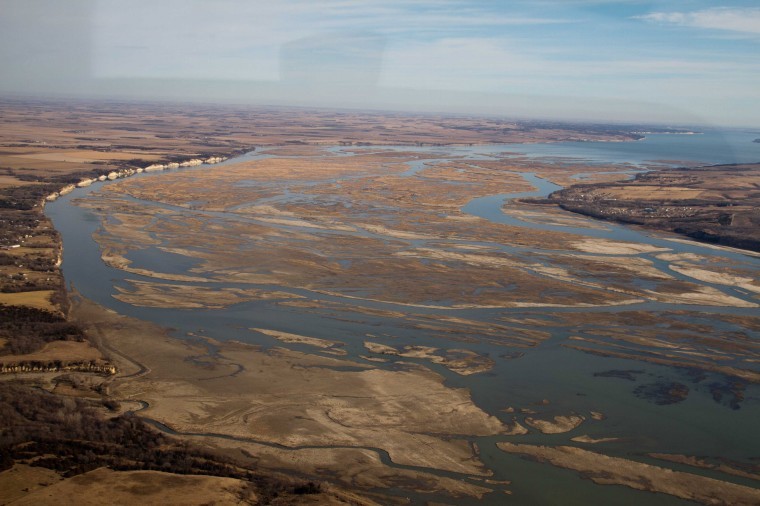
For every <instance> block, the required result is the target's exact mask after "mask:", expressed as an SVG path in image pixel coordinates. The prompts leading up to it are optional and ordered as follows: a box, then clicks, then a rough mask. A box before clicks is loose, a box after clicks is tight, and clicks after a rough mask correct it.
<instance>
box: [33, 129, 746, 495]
mask: <svg viewBox="0 0 760 506" xmlns="http://www.w3.org/2000/svg"><path fill="white" fill-rule="evenodd" d="M758 136H760V135H759V134H758V133H757V132H754V133H753V132H740V131H709V132H705V133H703V134H695V135H665V134H655V135H648V136H647V137H646V139H644V140H640V141H636V142H626V143H607V142H584V143H557V144H509V145H489V146H472V147H435V148H409V147H398V148H394V147H387V148H386V147H384V148H383V149H404V150H414V151H422V152H425V151H426V150H427V151H430V152H435V153H436V154H438V155H440V153H441V152H445V153H450V154H451V156H452V157H454V156H457V157H461V156H465V157H468V158H471V159H473V160H477V159H479V158H481V157H487V156H489V155H491V154H496V153H500V154H503V153H505V152H510V153H515V156H521V157H529V158H542V159H546V158H552V159H556V160H567V161H570V162H572V163H578V164H581V163H585V164H589V165H593V164H607V165H609V164H618V165H619V166H620V171H621V172H627V173H630V174H634V173H635V172H637V171H641V170H646V169H647V168H648V167H654V166H660V167H661V166H668V165H670V166H677V165H685V164H692V165H697V164H730V163H745V162H760V144H758V143H752V142H751V141H752V139H753V138H756V137H758ZM334 151H336V152H338V151H340V148H334ZM263 156H269V155H266V154H265V150H264V151H262V152H259V151H256V152H252V153H249V154H247V155H243V156H242V157H238V158H237V159H233V160H229V161H227V162H223V163H221V164H218V165H215V166H202V167H198V168H192V169H180V170H188V171H192V170H201V171H203V170H222V168H223V167H224V166H225V165H226V164H230V163H235V162H238V161H240V160H245V159H256V158H257V157H263ZM346 156H350V154H346ZM420 167H421V165H420V163H419V162H417V165H415V164H414V163H410V169H409V171H408V172H407V175H408V176H409V177H413V176H414V174H415V172H416V170H418V169H419V168H420ZM522 176H523V177H524V178H525V179H526V181H528V182H529V183H530V184H532V185H533V186H534V187H535V188H536V190H535V191H532V192H527V193H518V194H509V193H505V194H499V195H493V196H488V197H482V198H477V199H474V200H472V201H470V202H469V203H468V204H467V205H466V206H464V207H463V208H462V211H463V212H464V213H467V214H470V215H474V216H478V217H481V218H485V219H487V220H490V221H493V222H496V223H506V224H509V225H516V226H521V227H531V228H537V229H545V230H561V231H565V232H570V233H574V234H578V235H579V236H585V237H596V238H606V239H614V240H617V241H629V242H635V243H639V244H648V245H653V246H658V247H667V248H668V249H670V250H671V251H672V252H673V253H696V254H699V255H702V256H706V257H711V258H720V259H722V261H723V262H725V263H726V264H728V265H730V264H734V263H741V264H742V265H744V266H751V268H752V269H753V270H754V274H755V276H754V277H755V278H756V277H757V274H758V273H760V258H758V257H757V256H754V255H751V254H745V253H742V252H738V251H736V250H729V249H717V248H712V247H710V246H707V245H701V244H699V243H695V242H688V241H684V242H677V241H674V240H672V239H673V238H676V237H675V236H670V235H665V234H658V233H654V232H648V231H643V230H642V229H637V228H633V227H625V226H618V225H614V224H610V223H603V224H602V225H603V226H600V225H599V222H595V221H594V220H591V219H588V220H587V221H588V223H589V224H590V225H591V226H589V227H588V228H585V227H583V226H574V227H564V226H561V225H558V224H539V223H533V222H526V221H521V220H519V219H517V218H515V217H512V216H508V215H506V214H504V213H503V212H502V205H503V203H504V201H505V200H506V199H509V198H514V197H521V196H541V195H548V194H549V193H551V192H552V191H555V190H557V189H558V188H559V187H558V186H557V185H554V184H552V183H550V182H548V181H546V180H544V179H541V178H539V177H536V176H535V175H534V174H532V173H530V172H527V171H526V172H525V173H523V174H522ZM135 177H145V178H160V177H161V173H151V174H141V175H138V176H135ZM584 177H585V176H584V174H583V173H582V172H579V174H577V176H576V179H578V180H582V179H583V178H584ZM107 184H113V183H110V182H105V183H96V184H94V185H92V186H90V187H88V188H80V189H77V190H75V191H74V192H72V193H71V194H69V195H66V196H63V197H61V198H59V199H58V200H56V201H55V202H52V203H49V204H48V205H47V206H46V213H47V215H48V216H49V217H50V218H51V219H52V221H53V223H54V225H55V227H56V229H57V230H58V231H59V232H60V233H61V235H62V238H63V246H64V255H63V266H62V268H63V273H64V276H65V278H66V282H67V284H68V286H70V287H73V288H75V289H76V290H77V291H78V292H79V293H80V294H81V295H82V296H84V297H87V298H89V299H91V300H93V301H95V302H97V303H98V304H101V305H102V306H104V307H107V308H110V309H113V310H114V311H116V312H118V313H121V314H125V315H128V316H132V317H136V318H139V319H142V320H146V321H151V322H155V323H157V324H159V325H162V326H164V327H167V328H171V329H174V330H173V335H175V336H176V337H179V338H184V337H186V336H188V335H189V334H190V333H193V334H195V335H207V336H213V337H214V338H215V339H219V340H225V339H236V340H241V341H247V342H251V343H256V344H260V345H262V346H264V347H269V346H287V347H289V348H292V349H297V350H304V351H307V348H306V347H303V346H302V345H298V344H285V343H281V342H278V341H275V340H274V339H271V338H268V337H266V336H261V335H256V334H252V333H249V334H247V333H241V331H240V330H239V329H247V328H268V329H277V330H281V331H285V332H291V333H301V334H303V335H309V336H313V337H319V338H324V339H330V340H339V341H342V342H344V343H345V348H344V349H345V350H346V351H347V352H348V355H347V358H349V359H352V360H357V361H362V358H360V356H361V355H365V354H366V349H365V348H364V346H363V341H364V338H363V336H365V335H366V334H368V333H376V332H377V328H378V326H383V325H388V326H390V327H393V333H394V335H395V336H396V340H395V341H394V342H393V343H392V344H393V345H395V346H398V345H399V344H403V341H404V339H407V340H408V342H409V343H413V344H415V345H428V346H433V347H437V348H444V349H445V348H447V347H450V348H463V347H465V348H467V349H470V350H472V351H475V352H478V353H483V354H488V355H489V356H492V357H498V356H499V355H503V354H504V353H505V351H509V350H508V349H505V348H504V347H497V346H494V345H492V344H489V343H488V342H472V343H462V342H461V341H454V340H452V341H450V342H446V340H445V339H444V338H441V337H440V336H435V337H433V336H426V335H424V333H423V334H420V333H419V332H418V331H415V330H413V329H409V328H404V327H403V326H402V325H398V324H397V323H394V322H388V321H384V319H383V318H382V317H379V316H372V315H365V316H363V319H362V320H363V321H361V322H357V321H356V320H352V321H348V320H350V319H345V320H341V319H338V318H331V317H328V315H322V314H319V313H318V312H313V311H312V312H305V311H302V312H299V311H297V310H295V309H294V308H286V307H282V306H279V305H276V304H272V303H271V302H269V301H255V302H246V303H241V304H236V305H233V306H230V307H227V308H225V309H216V310H212V309H205V310H203V309H201V310H198V309H193V310H182V309H168V308H150V307H138V306H134V305H132V304H127V303H124V302H121V301H119V300H117V299H115V298H114V295H115V294H116V293H118V292H117V290H116V288H115V287H117V286H128V285H127V282H126V281H125V279H126V278H130V279H138V280H141V279H143V280H146V281H151V282H156V279H153V278H143V277H141V276H139V275H136V274H133V273H126V272H123V271H121V270H118V269H115V268H112V267H109V266H107V265H106V264H104V263H103V261H102V260H101V256H100V255H101V252H100V248H99V245H98V244H97V243H96V242H95V240H94V239H93V234H94V233H95V232H96V231H97V230H98V229H99V227H100V226H101V222H100V218H99V217H97V216H95V215H94V214H93V213H91V212H90V211H89V210H88V209H85V208H83V207H80V206H77V205H75V204H74V201H76V200H77V199H91V198H92V199H97V195H98V193H97V192H98V190H99V189H100V188H101V187H102V186H103V185H107ZM584 220H585V218H584ZM504 247H505V248H507V249H509V250H510V252H511V253H514V254H519V255H525V256H529V255H530V251H517V250H516V249H515V248H510V246H509V245H504ZM640 256H642V257H643V258H646V259H648V260H650V261H652V262H653V264H654V265H655V267H657V268H658V269H661V270H663V271H666V272H667V273H668V274H669V275H672V276H674V277H675V278H676V279H683V278H684V276H683V275H682V274H679V273H677V272H675V271H673V270H671V269H669V267H668V265H667V264H666V262H663V261H662V260H659V259H657V258H655V254H653V253H642V254H641V255H640ZM129 258H130V260H131V261H132V262H133V264H132V265H133V266H134V267H141V268H145V269H152V270H156V271H160V272H167V273H184V272H187V270H188V269H190V268H191V267H192V266H193V262H192V261H189V259H186V258H184V257H181V256H179V255H175V254H171V253H166V252H163V251H161V250H160V249H158V248H150V249H148V250H143V251H141V252H138V253H134V254H132V255H131V256H130V257H129ZM690 281H694V280H692V279H690ZM702 284H703V285H706V286H710V287H713V288H717V289H719V290H720V291H722V292H723V293H725V294H727V295H730V296H732V297H736V298H739V299H742V300H744V301H748V302H757V299H754V298H753V295H752V294H751V293H748V292H746V291H744V290H741V289H737V288H735V287H729V286H725V285H716V284H711V283H705V282H702ZM221 286H224V287H236V286H239V287H246V286H250V285H242V284H241V285H236V284H234V283H227V284H223V285H221ZM263 288H270V289H276V290H287V291H289V292H290V293H294V294H299V295H304V296H307V297H309V298H311V299H314V300H322V301H336V302H345V300H344V299H343V298H342V297H341V296H340V295H325V294H318V293H315V292H313V291H309V290H303V289H299V288H293V287H285V288H283V287H280V286H268V287H263ZM351 303H352V304H360V305H364V306H366V307H372V308H380V309H390V310H401V308H400V306H399V305H397V304H393V303H386V302H373V301H357V300H351ZM631 310H645V311H653V312H657V311H667V312H676V311H688V312H689V314H691V315H698V316H696V318H704V319H705V321H709V322H710V325H711V326H712V327H713V328H718V329H720V328H723V329H724V330H725V331H726V332H729V331H737V330H741V331H744V332H746V333H747V334H748V335H750V336H751V338H752V339H754V340H757V339H758V338H760V335H758V333H757V332H753V331H751V330H749V329H741V328H738V327H737V326H736V324H731V323H723V322H719V321H715V320H714V319H712V315H721V314H728V315H740V316H741V315H744V316H754V315H756V314H757V311H758V309H757V308H751V307H747V308H737V307H721V306H710V307H702V306H695V305H685V304H663V303H656V302H646V303H641V304H635V305H633V306H631V305H628V306H625V307H614V306H608V307H598V308H530V309H523V308H511V309H504V308H500V309H498V310H496V309H453V308H452V309H439V308H415V312H417V313H427V314H446V315H455V316H461V317H463V318H467V317H477V318H478V319H480V320H489V319H495V318H496V317H504V316H505V315H512V316H515V317H516V318H520V317H526V318H527V317H530V318H533V319H537V320H545V321H546V326H543V327H542V328H541V330H545V331H548V332H550V333H551V338H550V339H548V340H547V341H545V342H543V343H541V344H540V346H538V347H537V348H535V349H532V350H530V352H526V353H525V354H524V355H522V356H520V357H519V359H513V360H496V361H495V365H494V367H493V369H492V370H490V371H488V372H487V373H482V374H474V375H471V376H461V375H458V374H454V373H453V372H452V371H450V370H448V369H446V368H445V367H443V366H440V365H436V364H431V363H430V362H427V361H426V362H422V361H421V362H420V363H424V365H425V366H426V367H430V368H431V369H433V370H435V371H436V372H437V373H439V374H441V375H443V376H444V377H445V378H446V384H447V385H449V386H452V387H464V388H467V389H469V391H470V392H471V395H472V398H473V400H474V402H475V403H476V404H477V405H478V406H479V407H480V408H482V409H483V410H485V411H486V412H488V413H489V414H491V415H494V416H498V417H500V418H502V419H503V420H505V421H508V420H510V419H511V417H510V415H508V414H507V413H505V412H504V411H503V410H504V408H506V407H507V406H529V405H531V404H535V403H536V401H537V400H541V399H551V402H552V406H553V407H554V408H556V409H557V410H559V411H562V410H564V411H565V412H586V413H588V412H589V411H594V410H601V411H603V412H604V414H605V415H606V417H607V420H606V422H605V423H604V424H600V425H598V426H597V425H594V426H590V427H589V428H588V429H585V431H584V432H583V433H586V434H589V435H590V436H591V437H608V436H611V435H612V436H614V437H617V438H618V440H617V441H616V442H612V443H607V444H606V445H605V453H606V454H609V455H617V456H621V457H629V456H631V455H636V459H637V460H639V461H641V462H648V463H652V464H657V465H662V462H661V461H656V460H654V459H650V458H649V457H647V456H646V454H647V453H650V452H660V453H671V454H683V455H697V456H700V455H703V456H720V457H725V458H728V459H732V460H736V461H745V462H746V461H749V460H751V459H753V458H757V457H758V456H760V437H758V430H757V426H758V420H760V387H758V386H757V385H747V386H746V389H745V393H744V400H743V402H742V403H741V406H740V409H731V408H730V407H729V406H727V405H726V403H720V402H716V401H715V400H714V399H713V396H712V395H711V393H710V390H709V389H708V388H701V387H700V386H693V388H692V391H691V393H690V395H689V396H688V398H687V399H686V400H684V401H683V402H678V403H674V404H670V405H660V404H657V403H653V402H651V400H650V399H646V398H644V397H642V396H637V395H633V393H632V392H633V391H634V389H635V388H636V387H638V386H640V384H643V383H646V382H650V383H651V382H654V381H678V382H681V383H687V384H689V385H692V382H691V379H690V376H689V371H685V370H682V369H678V368H672V367H668V366H663V365H656V364H652V363H647V362H641V361H632V360H627V359H620V358H610V357H603V356H598V355H594V354H588V353H582V352H579V351H576V350H573V349H570V348H567V347H565V346H562V343H563V342H566V340H567V339H568V337H569V335H570V331H569V330H568V329H567V328H565V327H563V326H561V325H552V320H551V318H550V316H551V315H552V314H557V313H561V312H575V311H585V312H588V311H592V312H600V313H603V312H615V311H631ZM694 317H695V316H692V318H694ZM375 340H376V341H378V342H383V339H382V336H378V337H377V338H376V339H375ZM308 351H313V350H308ZM403 360H406V361H414V359H409V358H404V359H403ZM373 365H375V366H377V367H383V368H389V369H392V368H393V367H394V361H393V360H392V359H391V361H390V362H388V363H387V364H373ZM610 370H622V371H632V370H634V371H637V372H636V378H638V379H637V380H636V381H626V380H620V379H610V378H609V377H607V378H604V377H599V376H595V375H594V373H599V372H602V371H610ZM718 380H719V379H718V378H717V375H716V381H718ZM724 380H725V378H724ZM708 381H709V380H708ZM595 430H596V431H599V432H598V433H595ZM573 435H577V433H575V432H574V433H570V434H555V435H545V434H540V433H538V432H537V431H531V433H529V434H526V435H523V436H508V437H504V436H493V437H480V438H477V437H476V438H473V440H474V441H475V442H477V443H478V447H479V448H480V451H481V454H480V457H481V459H482V460H483V461H484V463H485V464H486V465H487V466H488V467H489V468H490V469H492V470H493V471H494V473H495V475H494V479H495V480H510V481H512V484H511V485H510V486H509V490H510V491H511V492H512V494H513V495H511V496H509V503H510V504H525V505H528V504H536V505H539V504H631V505H633V504H644V503H645V504H655V505H656V504H662V505H669V504H692V503H688V502H686V501H681V500H679V499H676V498H673V497H671V496H667V495H662V494H650V493H644V492H638V491H634V490H632V489H629V488H626V487H622V486H599V485H595V484H593V483H592V482H591V481H589V480H585V479H583V478H581V477H579V475H578V474H577V473H576V472H574V471H569V470H564V469H559V468H554V467H552V466H549V465H546V464H540V463H537V462H532V461H527V460H524V459H522V458H520V457H518V456H516V455H512V454H507V453H504V452H502V451H500V450H498V449H497V448H496V446H495V443H496V442H498V441H510V442H516V443H528V444H542V445H562V444H570V445H574V443H572V442H571V441H570V437H572V436H573ZM383 459H384V460H385V461H386V462H388V458H387V456H383ZM389 464H391V465H395V464H393V463H390V462H389ZM668 467H671V468H673V469H682V470H688V471H689V472H693V473H702V474H706V475H709V476H713V475H710V474H709V472H707V471H700V470H696V471H695V469H694V468H687V467H685V466H682V467H679V465H677V464H673V465H669V466H668ZM441 474H446V475H450V476H453V477H456V478H460V479H468V478H467V477H466V476H458V475H456V474H453V473H441ZM733 481H735V482H737V483H742V484H746V485H750V486H753V483H752V482H751V481H749V480H745V479H742V478H738V477H737V478H734V479H733ZM404 495H407V496H408V495H409V494H408V493H406V492H404ZM505 497H507V496H505V495H503V494H492V495H489V496H486V497H485V499H484V500H483V501H480V502H477V501H468V500H458V503H460V504H469V503H470V502H472V503H473V504H476V503H477V504H504V502H505ZM420 499H426V500H430V499H432V498H431V497H428V496H425V497H422V498H420ZM440 499H441V500H442V501H445V498H443V497H442V498H440ZM449 500H450V499H449Z"/></svg>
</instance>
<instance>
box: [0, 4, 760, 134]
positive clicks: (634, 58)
mask: <svg viewBox="0 0 760 506" xmlns="http://www.w3.org/2000/svg"><path fill="white" fill-rule="evenodd" d="M0 7H2V10H0V48H2V47H5V48H6V49H4V50H3V49H0V64H3V67H2V68H6V69H17V70H14V71H12V72H10V73H9V77H10V78H9V79H3V80H2V83H0V92H6V93H13V92H17V93H18V92H28V93H49V92H60V93H80V94H91V95H98V96H101V95H104V96H109V95H118V96H134V97H149V98H175V99H194V100H204V101H229V102H251V103H269V104H287V105H326V106H338V107H351V108H356V107H359V108H374V109H384V108H388V109H402V110H404V109H408V110H423V111H440V112H458V113H479V114H483V113H487V114H500V115H507V116H516V117H540V118H557V119H588V120H604V121H621V122H624V121H650V122H657V123H671V124H679V123H680V124H684V123H686V124H714V125H744V126H753V127H759V126H760V120H758V118H760V58H759V57H758V54H760V51H759V50H760V5H758V4H757V2H756V1H754V2H750V1H728V2H705V1H699V0H695V1H692V0H684V1H674V2H660V1H638V0H630V1H626V0H619V1H602V0H598V1H597V0H586V1H584V0H577V1H574V0H565V1H548V0H546V1H545V0H534V1H447V0H421V1H401V0H382V1H380V0H363V1H349V0H327V1H313V0H312V1H309V0H289V1H277V2H275V1H271V0H270V1H266V2H265V1H258V0H215V1H210V0H129V1H126V0H70V1H68V2H57V1H53V0H0ZM35 25H37V26H38V28H36V29H35V28H30V27H33V26H35ZM39 25H42V27H43V28H39ZM73 33H76V34H78V35H75V36H72V35H71V34H73ZM66 34H69V35H66ZM32 37H34V40H32ZM41 76H46V77H45V79H44V82H42V81H43V80H41Z"/></svg>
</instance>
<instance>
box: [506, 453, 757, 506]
mask: <svg viewBox="0 0 760 506" xmlns="http://www.w3.org/2000/svg"><path fill="white" fill-rule="evenodd" d="M497 446H498V447H499V449H501V450H503V451H505V452H508V453H517V454H521V455H527V456H530V457H533V458H535V459H537V460H540V461H542V462H548V463H550V464H552V465H554V466H557V467H563V468H566V469H573V470H575V471H578V472H580V473H582V474H583V476H584V477H587V478H588V479H590V480H592V481H593V482H594V483H598V484H601V485H625V486H627V487H631V488H634V489H638V490H648V491H651V492H661V493H665V494H670V495H674V496H676V497H681V498H683V499H687V500H692V501H697V502H700V503H703V504H731V505H747V506H750V505H756V504H758V503H760V489H755V488H750V487H747V486H743V485H737V484H735V483H730V482H725V481H719V480H716V479H713V478H708V477H706V476H700V475H696V474H689V473H684V472H680V471H672V470H670V469H666V468H662V467H657V466H652V465H649V464H643V463H641V462H635V461H633V460H627V459H622V458H619V457H609V456H607V455H602V454H600V453H595V452H591V451H588V450H582V449H580V448H575V447H571V446H557V447H549V446H535V445H527V444H512V443H497Z"/></svg>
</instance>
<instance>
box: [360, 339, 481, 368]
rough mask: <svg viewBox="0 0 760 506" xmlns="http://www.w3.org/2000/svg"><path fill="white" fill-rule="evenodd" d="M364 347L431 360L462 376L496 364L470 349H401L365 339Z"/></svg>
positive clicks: (379, 351) (399, 355)
mask: <svg viewBox="0 0 760 506" xmlns="http://www.w3.org/2000/svg"><path fill="white" fill-rule="evenodd" d="M364 347H365V348H367V349H368V350H369V351H370V352H372V353H378V354H381V355H395V356H397V357H407V358H421V359H425V360H430V361H431V362H432V363H434V364H441V365H442V366H444V367H446V368H447V369H450V370H451V371H453V372H455V373H457V374H461V375H462V376H469V375H470V374H476V373H480V372H486V371H490V370H491V369H492V368H493V366H494V362H493V360H491V359H490V358H488V357H486V356H483V355H479V354H478V353H475V352H474V351H470V350H461V349H449V350H439V349H438V348H434V347H431V346H404V347H403V348H402V349H400V350H399V349H397V348H394V347H392V346H387V345H384V344H380V343H373V342H370V341H365V342H364Z"/></svg>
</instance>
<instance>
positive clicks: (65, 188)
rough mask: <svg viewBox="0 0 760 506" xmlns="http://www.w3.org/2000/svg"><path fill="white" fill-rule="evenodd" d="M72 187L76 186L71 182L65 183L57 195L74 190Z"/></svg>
mask: <svg viewBox="0 0 760 506" xmlns="http://www.w3.org/2000/svg"><path fill="white" fill-rule="evenodd" d="M74 188H76V186H74V185H73V184H67V185H66V186H64V187H63V188H61V189H60V190H58V195H59V196H60V195H66V194H68V193H71V192H73V191H74Z"/></svg>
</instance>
